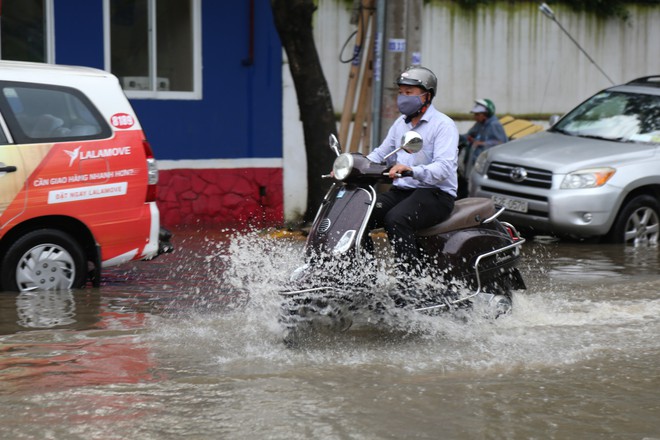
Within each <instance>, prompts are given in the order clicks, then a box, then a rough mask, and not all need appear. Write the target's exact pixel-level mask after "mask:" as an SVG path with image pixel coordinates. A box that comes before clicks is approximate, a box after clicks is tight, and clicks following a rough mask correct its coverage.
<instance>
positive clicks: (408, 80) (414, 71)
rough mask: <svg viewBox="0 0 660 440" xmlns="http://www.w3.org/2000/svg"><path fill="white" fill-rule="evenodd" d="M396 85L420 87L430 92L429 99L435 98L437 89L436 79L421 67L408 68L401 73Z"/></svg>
mask: <svg viewBox="0 0 660 440" xmlns="http://www.w3.org/2000/svg"><path fill="white" fill-rule="evenodd" d="M396 83H397V85H407V86H417V87H421V88H423V89H424V90H427V91H429V92H431V97H434V96H435V92H436V90H437V88H438V78H436V77H435V74H434V73H433V72H431V71H430V70H429V69H427V68H426V67H421V66H411V67H408V68H407V69H406V70H404V71H403V72H402V73H401V75H400V76H399V79H398V80H397V81H396Z"/></svg>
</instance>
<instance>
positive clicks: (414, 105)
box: [396, 94, 426, 116]
mask: <svg viewBox="0 0 660 440" xmlns="http://www.w3.org/2000/svg"><path fill="white" fill-rule="evenodd" d="M425 95H426V94H424V95H398V96H397V97H396V106H397V107H398V108H399V111H400V112H401V113H402V114H404V115H406V116H410V115H414V114H415V113H417V112H418V111H419V109H421V108H422V107H423V106H424V101H422V96H425Z"/></svg>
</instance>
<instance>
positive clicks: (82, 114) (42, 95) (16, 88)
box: [0, 82, 111, 143]
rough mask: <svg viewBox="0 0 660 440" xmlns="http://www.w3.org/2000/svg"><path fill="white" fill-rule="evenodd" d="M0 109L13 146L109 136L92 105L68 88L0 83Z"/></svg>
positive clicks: (78, 92)
mask: <svg viewBox="0 0 660 440" xmlns="http://www.w3.org/2000/svg"><path fill="white" fill-rule="evenodd" d="M0 109H1V110H2V113H3V116H4V117H5V120H6V122H7V125H8V126H9V130H10V132H11V134H12V136H13V137H14V141H15V142H16V143H35V142H62V141H74V140H87V139H101V138H106V137H109V136H110V134H111V131H110V128H109V127H108V125H107V124H106V123H105V122H104V121H103V118H102V117H101V115H100V114H99V112H98V110H96V108H94V106H93V105H92V103H91V102H90V101H89V100H88V99H87V98H86V97H85V96H84V95H83V94H82V93H81V92H80V91H78V90H75V89H71V88H68V87H53V86H44V85H38V84H24V83H15V82H12V83H9V82H5V83H0Z"/></svg>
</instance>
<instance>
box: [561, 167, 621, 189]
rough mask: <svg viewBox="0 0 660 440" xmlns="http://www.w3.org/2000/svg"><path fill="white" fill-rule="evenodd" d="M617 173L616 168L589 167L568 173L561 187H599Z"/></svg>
mask: <svg viewBox="0 0 660 440" xmlns="http://www.w3.org/2000/svg"><path fill="white" fill-rule="evenodd" d="M614 173H616V170H615V169H614V168H609V167H605V168H589V169H586V170H578V171H573V172H572V173H568V174H567V175H566V177H564V180H563V181H562V182H561V186H560V188H561V189H583V188H598V187H600V186H603V185H605V183H607V181H608V180H610V178H611V177H612V176H613V175H614Z"/></svg>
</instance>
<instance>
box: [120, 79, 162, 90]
mask: <svg viewBox="0 0 660 440" xmlns="http://www.w3.org/2000/svg"><path fill="white" fill-rule="evenodd" d="M119 81H120V82H121V86H122V88H123V89H124V90H151V79H150V78H149V77H148V76H121V77H119ZM156 87H157V90H162V91H168V90H170V79H169V78H162V77H158V78H157V79H156Z"/></svg>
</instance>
